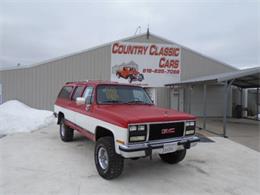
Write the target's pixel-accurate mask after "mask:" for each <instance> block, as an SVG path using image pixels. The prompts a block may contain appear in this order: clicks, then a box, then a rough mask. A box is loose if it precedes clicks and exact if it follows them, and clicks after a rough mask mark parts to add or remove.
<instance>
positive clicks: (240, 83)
mask: <svg viewBox="0 0 260 195" xmlns="http://www.w3.org/2000/svg"><path fill="white" fill-rule="evenodd" d="M212 84H224V97H223V98H224V107H223V134H222V136H223V137H225V138H227V137H228V136H227V112H228V100H229V96H230V89H231V86H232V85H233V86H237V87H239V88H240V89H241V103H242V89H248V88H257V97H256V98H257V100H256V104H257V114H258V113H259V108H258V105H259V88H260V67H257V68H249V69H244V70H237V71H233V72H228V73H222V74H216V75H210V76H204V77H200V78H196V79H191V80H186V81H182V82H179V83H172V84H167V85H165V86H188V88H189V91H188V93H189V97H188V111H189V113H191V90H190V89H191V86H192V85H203V129H204V130H207V87H208V86H209V85H212ZM207 131H209V130H207Z"/></svg>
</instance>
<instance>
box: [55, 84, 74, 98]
mask: <svg viewBox="0 0 260 195" xmlns="http://www.w3.org/2000/svg"><path fill="white" fill-rule="evenodd" d="M72 90H73V87H71V86H66V87H63V88H62V90H61V91H60V93H59V95H58V98H62V99H70V94H71V92H72Z"/></svg>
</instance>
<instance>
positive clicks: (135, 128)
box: [129, 125, 137, 131]
mask: <svg viewBox="0 0 260 195" xmlns="http://www.w3.org/2000/svg"><path fill="white" fill-rule="evenodd" d="M136 130H137V126H136V125H132V126H129V131H136Z"/></svg>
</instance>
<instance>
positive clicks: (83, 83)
mask: <svg viewBox="0 0 260 195" xmlns="http://www.w3.org/2000/svg"><path fill="white" fill-rule="evenodd" d="M87 84H91V85H94V86H96V85H99V84H108V85H109V84H114V85H115V84H116V85H127V86H139V85H132V84H131V85H130V84H125V83H118V82H114V81H103V80H86V81H72V82H66V84H65V85H67V86H68V85H69V86H75V85H87Z"/></svg>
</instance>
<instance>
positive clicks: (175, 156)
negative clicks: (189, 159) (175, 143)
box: [159, 149, 186, 164]
mask: <svg viewBox="0 0 260 195" xmlns="http://www.w3.org/2000/svg"><path fill="white" fill-rule="evenodd" d="M159 155H160V157H161V159H162V161H164V162H167V163H169V164H176V163H178V162H180V161H182V160H183V159H184V158H185V156H186V149H184V150H178V151H176V152H172V153H167V154H159Z"/></svg>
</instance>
